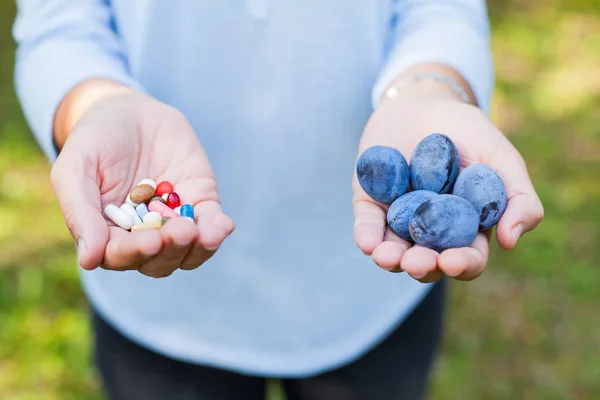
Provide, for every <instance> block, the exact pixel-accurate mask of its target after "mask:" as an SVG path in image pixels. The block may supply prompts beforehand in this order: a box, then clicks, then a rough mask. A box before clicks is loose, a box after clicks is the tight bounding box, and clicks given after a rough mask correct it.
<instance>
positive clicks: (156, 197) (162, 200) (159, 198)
mask: <svg viewBox="0 0 600 400" xmlns="http://www.w3.org/2000/svg"><path fill="white" fill-rule="evenodd" d="M153 201H160V202H161V203H163V204H167V201H166V200H165V199H163V198H162V197H161V196H158V195H155V196H154V197H152V198H151V199H150V202H149V203H152V202H153ZM148 205H150V204H148Z"/></svg>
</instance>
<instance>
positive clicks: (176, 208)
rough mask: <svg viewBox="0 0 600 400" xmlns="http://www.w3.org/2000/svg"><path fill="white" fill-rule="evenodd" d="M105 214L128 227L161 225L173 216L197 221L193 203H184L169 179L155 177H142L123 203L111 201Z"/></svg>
mask: <svg viewBox="0 0 600 400" xmlns="http://www.w3.org/2000/svg"><path fill="white" fill-rule="evenodd" d="M104 215H105V216H106V217H107V218H108V219H110V220H111V221H112V222H113V223H114V224H115V225H117V226H119V227H120V228H122V229H125V230H127V231H131V232H134V231H137V230H140V229H160V228H161V227H162V226H163V225H164V224H165V223H166V222H167V221H168V220H170V219H171V218H178V217H183V218H188V219H190V220H192V221H194V207H192V205H191V204H183V205H182V204H181V199H180V198H179V195H178V194H177V193H176V192H175V191H174V188H173V185H172V184H171V183H169V182H160V183H159V184H158V185H157V184H156V182H154V181H153V180H152V179H142V180H141V181H140V182H139V183H138V184H137V185H136V186H135V187H134V188H133V189H132V190H131V192H129V194H128V195H127V199H126V200H125V203H123V204H122V205H121V206H120V207H118V206H116V205H114V204H108V205H107V206H106V207H104Z"/></svg>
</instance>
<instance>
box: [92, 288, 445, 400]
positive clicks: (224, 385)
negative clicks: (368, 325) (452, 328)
mask: <svg viewBox="0 0 600 400" xmlns="http://www.w3.org/2000/svg"><path fill="white" fill-rule="evenodd" d="M445 287H446V282H445V281H442V282H440V283H438V284H436V285H435V287H434V288H433V289H432V290H431V292H430V293H429V294H428V295H427V297H426V298H425V299H424V300H423V302H422V303H421V304H420V305H419V306H418V307H417V308H416V309H415V310H414V311H413V312H412V313H411V315H410V316H409V317H408V318H407V319H406V320H405V322H404V323H403V324H402V325H400V326H399V327H398V329H396V330H395V331H394V332H393V333H392V334H391V335H390V336H388V337H387V338H386V339H385V340H384V341H383V342H382V343H380V344H379V345H378V346H377V347H375V348H374V349H373V350H372V351H371V352H369V353H367V354H366V355H364V356H363V357H361V358H360V359H358V360H356V361H354V362H353V363H351V364H348V365H345V366H343V367H341V368H339V369H336V370H333V371H330V372H327V373H324V374H322V375H317V376H314V377H310V378H305V379H284V380H282V385H283V388H284V390H285V393H286V396H287V398H288V400H313V399H315V400H338V399H339V400H346V399H348V400H362V399H365V400H378V399H382V400H383V399H385V400H393V399H402V400H416V399H422V398H423V396H424V394H425V389H426V386H427V381H428V377H429V373H430V370H431V366H432V364H433V360H434V359H435V353H436V350H437V345H438V343H439V341H440V338H441V331H442V317H443V305H444V298H445V291H446V289H445ZM93 318H94V320H93V322H94V328H95V333H96V343H95V344H96V353H95V356H96V361H97V366H98V368H99V371H100V375H101V377H102V380H103V383H104V388H105V390H106V392H107V394H108V397H109V399H110V400H138V399H139V400H142V399H143V400H184V399H186V400H188V399H189V400H197V399H198V400H231V399H233V400H237V399H240V400H255V399H256V400H264V398H265V387H266V379H264V378H259V377H250V376H245V375H240V374H236V373H233V372H229V371H224V370H221V369H215V368H209V367H204V366H199V365H193V364H188V363H184V362H179V361H176V360H173V359H170V358H167V357H164V356H162V355H159V354H156V353H154V352H152V351H149V350H147V349H145V348H143V347H140V346H138V345H137V344H134V343H133V342H131V341H129V340H128V339H126V338H125V337H123V336H122V335H121V334H119V333H118V332H117V331H116V330H114V328H112V327H111V326H110V325H108V324H107V323H106V322H105V321H104V320H102V319H101V318H100V317H99V316H98V315H97V314H94V317H93Z"/></svg>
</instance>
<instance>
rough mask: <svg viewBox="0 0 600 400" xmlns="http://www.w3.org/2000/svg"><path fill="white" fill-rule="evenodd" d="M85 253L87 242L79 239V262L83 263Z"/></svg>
mask: <svg viewBox="0 0 600 400" xmlns="http://www.w3.org/2000/svg"><path fill="white" fill-rule="evenodd" d="M84 254H85V242H84V241H83V240H81V239H80V240H79V241H78V242H77V262H78V263H79V264H80V265H81V258H82V257H83V256H84Z"/></svg>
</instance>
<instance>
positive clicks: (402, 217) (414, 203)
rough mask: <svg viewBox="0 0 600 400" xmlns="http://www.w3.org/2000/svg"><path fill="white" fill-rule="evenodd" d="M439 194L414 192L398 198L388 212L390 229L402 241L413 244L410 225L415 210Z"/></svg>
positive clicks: (426, 191)
mask: <svg viewBox="0 0 600 400" xmlns="http://www.w3.org/2000/svg"><path fill="white" fill-rule="evenodd" d="M437 195H438V194H437V193H435V192H432V191H430V190H414V191H412V192H408V193H406V194H405V195H402V196H400V197H398V198H397V199H396V200H395V201H394V202H393V203H392V205H391V206H390V208H389V210H388V212H387V223H388V225H389V227H390V229H391V230H392V231H393V232H394V233H395V234H396V235H398V236H400V237H401V238H402V239H404V240H407V241H409V242H412V241H413V240H412V238H411V237H410V231H409V230H408V224H409V223H410V217H412V215H413V214H414V212H415V210H416V209H417V208H419V206H420V205H421V204H423V203H424V202H426V201H427V200H429V199H431V198H433V197H435V196H437Z"/></svg>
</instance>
